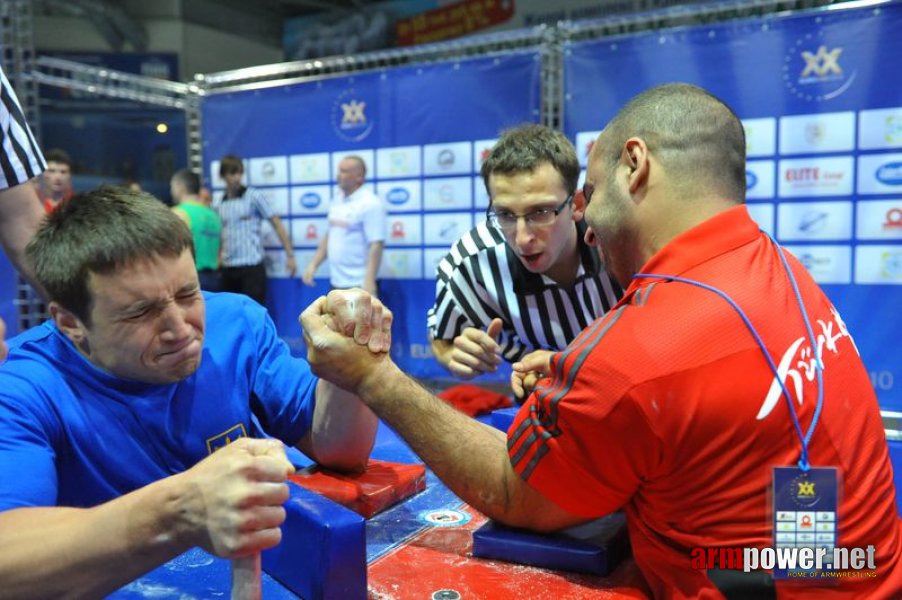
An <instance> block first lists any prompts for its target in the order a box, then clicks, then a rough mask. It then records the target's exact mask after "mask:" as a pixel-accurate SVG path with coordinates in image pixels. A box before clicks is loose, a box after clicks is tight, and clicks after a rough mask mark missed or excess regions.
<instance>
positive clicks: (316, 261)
mask: <svg viewBox="0 0 902 600" xmlns="http://www.w3.org/2000/svg"><path fill="white" fill-rule="evenodd" d="M328 241H329V234H328V233H327V234H326V235H324V236H323V239H321V240H320V241H319V245H318V246H317V247H316V252H314V253H313V258H311V259H310V267H311V268H313V270H314V271H315V270H316V269H317V267H319V266H320V265H321V264H323V261H324V260H326V247H327V244H328Z"/></svg>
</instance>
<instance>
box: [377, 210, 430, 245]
mask: <svg viewBox="0 0 902 600" xmlns="http://www.w3.org/2000/svg"><path fill="white" fill-rule="evenodd" d="M420 223H421V217H420V215H389V216H388V218H387V219H386V221H385V245H386V246H419V245H420V244H422V243H423V231H422V225H421V224H420Z"/></svg>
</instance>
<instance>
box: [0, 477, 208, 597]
mask: <svg viewBox="0 0 902 600" xmlns="http://www.w3.org/2000/svg"><path fill="white" fill-rule="evenodd" d="M172 479H173V478H169V479H165V480H161V481H159V482H156V483H154V484H151V485H149V486H146V487H144V488H141V489H139V490H137V491H135V492H132V493H131V494H127V495H125V496H121V497H119V498H117V499H115V500H112V501H110V502H107V503H105V504H102V505H100V506H96V507H94V508H90V509H77V508H65V507H51V508H23V509H15V510H11V511H7V512H4V513H0V548H5V549H6V550H4V551H3V552H0V598H17V599H19V598H32V597H34V598H67V597H72V598H96V597H102V596H105V595H107V594H109V593H110V592H112V591H114V590H116V589H118V588H120V587H122V586H123V585H125V584H127V583H128V582H130V581H132V580H134V579H136V578H137V577H139V576H140V575H142V574H144V573H146V572H147V571H149V570H151V569H153V568H155V567H157V566H158V565H160V564H162V563H164V562H166V561H167V560H170V559H171V558H173V557H175V556H177V555H178V554H181V553H182V552H184V551H185V550H187V549H188V548H190V547H191V546H193V545H194V544H192V543H190V541H188V540H187V539H186V537H189V536H187V535H186V534H185V533H184V531H185V527H184V525H185V524H184V523H183V522H182V519H181V518H180V514H181V511H180V507H179V504H180V503H179V494H178V492H177V491H176V486H175V485H174V481H172Z"/></svg>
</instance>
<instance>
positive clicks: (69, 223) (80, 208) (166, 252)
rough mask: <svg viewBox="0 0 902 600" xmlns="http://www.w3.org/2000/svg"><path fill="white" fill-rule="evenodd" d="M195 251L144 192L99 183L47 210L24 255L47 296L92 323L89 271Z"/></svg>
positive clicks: (183, 230)
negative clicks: (92, 188)
mask: <svg viewBox="0 0 902 600" xmlns="http://www.w3.org/2000/svg"><path fill="white" fill-rule="evenodd" d="M186 248H187V249H189V250H191V252H192V254H193V252H194V242H193V241H192V238H191V232H190V231H189V230H188V227H187V225H185V222H184V221H182V219H180V218H179V217H178V215H176V214H175V213H174V212H172V210H170V209H169V208H168V207H167V206H166V205H165V204H163V203H162V202H160V201H159V200H157V199H156V198H154V197H153V196H151V195H150V194H148V193H146V192H133V191H131V190H129V189H127V188H122V187H118V186H102V187H99V188H97V189H94V190H91V191H88V192H82V193H80V194H76V195H74V196H72V197H71V198H69V199H68V200H63V201H62V202H61V203H60V204H59V206H57V208H56V209H55V210H54V211H53V212H52V213H50V214H48V215H47V217H46V218H45V220H44V222H43V224H42V225H41V227H40V228H39V229H38V232H37V234H35V237H34V239H32V241H31V242H30V243H29V244H28V247H27V248H26V250H25V252H26V256H27V258H28V260H29V262H30V264H31V266H32V268H33V270H34V274H35V277H36V279H37V280H38V282H39V283H40V284H41V286H43V288H44V289H45V290H47V293H48V294H49V296H50V300H53V301H56V302H59V303H60V304H61V305H62V306H63V307H64V308H66V309H68V310H70V311H72V313H74V314H75V316H77V317H78V318H79V319H81V321H82V322H83V323H84V324H85V325H86V326H90V317H91V308H92V305H93V298H92V297H91V293H90V291H89V290H88V278H89V276H90V274H91V273H98V274H108V273H112V272H114V271H115V270H116V269H119V268H121V267H122V266H125V265H128V264H131V263H133V262H134V261H136V260H140V259H144V258H147V257H152V256H167V257H177V256H180V255H181V254H182V252H184V251H185V249H186Z"/></svg>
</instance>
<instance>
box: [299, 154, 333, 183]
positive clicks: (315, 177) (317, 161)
mask: <svg viewBox="0 0 902 600" xmlns="http://www.w3.org/2000/svg"><path fill="white" fill-rule="evenodd" d="M288 164H289V167H290V168H291V183H323V182H327V181H332V180H333V176H332V171H331V169H329V153H328V152H319V153H316V154H295V155H294V156H290V157H289V158H288Z"/></svg>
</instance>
